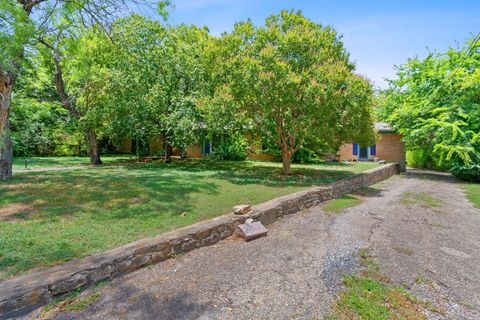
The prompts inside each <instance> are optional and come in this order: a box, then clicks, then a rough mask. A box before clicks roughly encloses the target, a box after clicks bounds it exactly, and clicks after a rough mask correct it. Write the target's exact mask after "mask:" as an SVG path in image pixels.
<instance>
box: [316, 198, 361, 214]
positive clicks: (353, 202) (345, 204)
mask: <svg viewBox="0 0 480 320" xmlns="http://www.w3.org/2000/svg"><path fill="white" fill-rule="evenodd" d="M362 202H363V201H362V200H361V199H359V198H357V197H355V196H352V195H346V196H343V197H340V198H337V199H333V200H331V201H329V202H328V203H327V204H326V205H324V206H323V211H325V212H329V213H335V214H338V213H340V212H342V211H343V210H345V209H347V208H351V207H355V206H358V205H359V204H361V203H362Z"/></svg>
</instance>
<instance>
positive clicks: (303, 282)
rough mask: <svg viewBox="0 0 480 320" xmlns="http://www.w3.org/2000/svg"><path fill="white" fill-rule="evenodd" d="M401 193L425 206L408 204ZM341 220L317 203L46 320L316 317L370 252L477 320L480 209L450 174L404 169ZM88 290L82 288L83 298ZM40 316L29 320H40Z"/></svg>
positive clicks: (436, 300)
mask: <svg viewBox="0 0 480 320" xmlns="http://www.w3.org/2000/svg"><path fill="white" fill-rule="evenodd" d="M406 193H414V194H421V195H427V196H428V197H430V200H431V199H434V205H433V206H432V203H431V202H432V201H430V202H429V203H426V202H425V203H424V202H422V200H421V199H419V200H417V201H405V194H406ZM363 198H364V202H363V203H362V204H361V205H359V206H356V207H353V208H350V209H347V210H345V211H344V212H343V213H341V214H339V215H329V214H326V213H324V212H323V211H322V206H317V207H314V208H310V209H307V210H304V211H302V212H299V213H297V214H293V215H291V216H288V217H285V218H283V219H281V220H279V221H277V222H276V223H274V224H272V225H270V226H269V235H268V236H267V237H264V238H261V239H257V240H254V241H251V242H242V241H239V240H235V239H231V240H226V241H222V242H220V243H219V244H217V245H214V246H210V247H206V248H200V249H198V250H194V251H192V252H190V253H188V254H186V255H184V256H182V257H180V258H177V259H171V260H168V261H165V262H163V263H160V264H157V265H154V266H150V267H148V268H144V269H142V270H139V271H137V272H134V273H131V274H129V275H126V276H124V277H122V278H117V279H114V280H112V281H111V282H109V283H107V284H106V285H104V286H102V287H101V288H98V289H96V290H97V292H98V293H99V298H98V299H97V300H96V301H94V302H93V303H91V304H89V305H88V306H87V307H86V309H85V310H83V311H76V312H66V311H62V312H60V311H57V312H55V311H54V312H50V313H49V314H46V315H45V314H44V316H45V317H46V318H49V319H315V318H322V317H323V316H324V315H326V314H328V312H329V310H330V307H331V305H332V303H333V301H334V300H335V297H336V294H337V293H338V292H339V290H341V289H342V285H341V283H342V282H341V280H342V278H343V276H344V275H345V274H351V273H355V272H356V271H357V270H358V268H359V262H358V258H357V255H356V254H355V253H356V252H357V251H358V250H359V249H361V248H366V249H369V250H370V251H371V252H372V253H373V256H374V257H375V260H376V261H377V262H378V264H379V265H380V267H381V270H382V271H383V272H384V273H385V274H387V275H388V276H390V278H391V279H392V280H393V281H395V282H397V283H400V284H404V285H405V286H406V287H407V288H409V290H410V291H411V292H412V293H413V294H414V295H416V296H417V297H419V298H421V299H424V300H427V301H430V302H431V303H432V304H433V305H434V306H435V307H436V308H437V309H438V310H440V311H441V312H440V313H429V314H428V315H427V316H428V317H429V318H431V319H479V318H480V232H479V230H480V229H479V227H480V210H478V209H475V208H474V207H473V206H472V205H471V204H470V203H469V202H468V200H467V199H466V198H465V196H464V194H463V191H462V189H461V188H460V186H459V184H458V183H457V182H455V181H454V180H453V179H452V178H451V177H450V176H448V175H443V174H436V173H431V172H422V171H410V172H409V173H407V174H403V175H401V176H396V177H393V178H391V179H389V180H387V181H384V182H382V183H380V184H378V185H376V186H375V189H372V190H371V192H367V193H366V194H364V195H363ZM89 293H91V291H90V292H89V291H86V292H85V293H84V295H88V294H89ZM40 314H41V310H37V311H35V312H33V313H32V314H30V315H28V316H26V317H25V318H26V319H35V318H37V317H39V316H40Z"/></svg>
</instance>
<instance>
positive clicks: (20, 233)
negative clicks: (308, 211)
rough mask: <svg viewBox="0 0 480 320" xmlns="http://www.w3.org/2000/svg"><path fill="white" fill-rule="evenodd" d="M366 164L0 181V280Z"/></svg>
mask: <svg viewBox="0 0 480 320" xmlns="http://www.w3.org/2000/svg"><path fill="white" fill-rule="evenodd" d="M375 166H376V164H374V163H358V164H351V165H341V164H323V165H294V166H293V167H292V169H293V175H292V176H289V177H284V176H282V175H281V164H278V163H269V162H248V161H245V162H211V161H207V160H190V161H176V162H173V163H171V164H164V163H160V162H158V163H157V162H152V163H147V164H129V163H127V164H124V165H122V166H114V167H103V168H102V167H99V168H86V169H85V168H84V169H79V170H65V171H58V170H57V171H49V172H26V173H18V174H16V175H15V176H14V178H13V179H11V180H8V181H7V182H3V183H0V194H1V195H2V196H1V198H0V279H5V278H7V277H10V276H13V275H17V274H19V273H23V272H25V271H27V270H31V269H34V268H42V267H48V266H53V265H56V264H60V263H62V262H65V261H68V260H71V259H73V258H75V257H84V256H88V255H91V254H94V253H97V252H101V251H104V250H106V249H110V248H114V247H118V246H121V245H124V244H127V243H130V242H132V241H135V240H138V239H141V238H145V237H150V236H156V235H158V234H161V233H164V232H167V231H170V230H173V229H176V228H179V227H182V226H186V225H189V224H192V223H195V222H197V221H200V220H204V219H209V218H212V217H215V216H218V215H221V214H224V213H227V212H230V211H231V210H232V207H233V206H234V205H238V204H257V203H260V202H264V201H266V200H269V199H272V198H275V197H278V196H282V195H286V194H290V193H292V192H296V191H299V190H304V189H306V188H309V187H312V186H314V185H319V184H324V183H329V182H332V181H335V180H338V179H340V178H344V177H347V176H350V175H352V174H354V173H358V172H362V171H365V170H367V169H371V168H374V167H375Z"/></svg>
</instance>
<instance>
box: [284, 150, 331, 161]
mask: <svg viewBox="0 0 480 320" xmlns="http://www.w3.org/2000/svg"><path fill="white" fill-rule="evenodd" d="M292 162H294V163H320V162H323V159H322V158H320V156H319V155H318V154H317V153H316V152H315V151H313V150H310V149H308V148H304V147H301V148H300V149H299V150H298V151H297V152H295V154H294V155H293V158H292Z"/></svg>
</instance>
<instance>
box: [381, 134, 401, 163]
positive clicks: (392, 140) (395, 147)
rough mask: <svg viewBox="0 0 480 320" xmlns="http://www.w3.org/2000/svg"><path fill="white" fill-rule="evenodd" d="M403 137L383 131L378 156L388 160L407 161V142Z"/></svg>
mask: <svg viewBox="0 0 480 320" xmlns="http://www.w3.org/2000/svg"><path fill="white" fill-rule="evenodd" d="M402 138H403V136H402V135H400V134H396V133H381V134H380V138H379V141H378V142H377V155H376V157H377V158H379V159H381V160H386V161H405V143H404V142H403V141H402Z"/></svg>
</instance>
